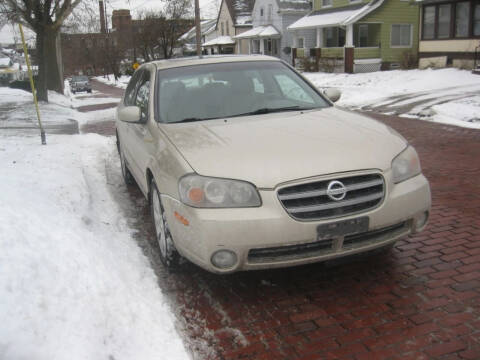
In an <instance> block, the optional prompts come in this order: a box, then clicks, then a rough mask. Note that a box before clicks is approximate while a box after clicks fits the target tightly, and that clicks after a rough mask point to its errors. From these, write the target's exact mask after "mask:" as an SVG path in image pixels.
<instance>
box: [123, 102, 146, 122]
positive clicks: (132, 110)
mask: <svg viewBox="0 0 480 360" xmlns="http://www.w3.org/2000/svg"><path fill="white" fill-rule="evenodd" d="M141 118H142V112H141V110H140V108H139V107H138V106H126V107H124V108H122V109H120V110H118V119H119V120H120V121H125V122H129V123H138V122H140V119H141Z"/></svg>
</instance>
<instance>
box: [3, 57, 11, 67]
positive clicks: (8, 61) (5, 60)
mask: <svg viewBox="0 0 480 360" xmlns="http://www.w3.org/2000/svg"><path fill="white" fill-rule="evenodd" d="M10 66H12V60H11V59H10V58H9V57H2V58H0V67H10Z"/></svg>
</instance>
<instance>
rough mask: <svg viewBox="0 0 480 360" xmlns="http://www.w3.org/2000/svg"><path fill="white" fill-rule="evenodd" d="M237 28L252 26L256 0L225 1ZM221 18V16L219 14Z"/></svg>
mask: <svg viewBox="0 0 480 360" xmlns="http://www.w3.org/2000/svg"><path fill="white" fill-rule="evenodd" d="M224 2H225V4H226V5H227V7H228V11H229V13H230V16H231V17H232V20H233V23H234V24H235V26H247V25H251V24H252V11H253V5H254V4H255V1H254V0H224ZM219 16H220V14H219Z"/></svg>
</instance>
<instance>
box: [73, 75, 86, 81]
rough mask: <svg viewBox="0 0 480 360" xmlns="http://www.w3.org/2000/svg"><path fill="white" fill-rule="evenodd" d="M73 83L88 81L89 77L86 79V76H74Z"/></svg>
mask: <svg viewBox="0 0 480 360" xmlns="http://www.w3.org/2000/svg"><path fill="white" fill-rule="evenodd" d="M73 81H88V77H86V76H74V77H73Z"/></svg>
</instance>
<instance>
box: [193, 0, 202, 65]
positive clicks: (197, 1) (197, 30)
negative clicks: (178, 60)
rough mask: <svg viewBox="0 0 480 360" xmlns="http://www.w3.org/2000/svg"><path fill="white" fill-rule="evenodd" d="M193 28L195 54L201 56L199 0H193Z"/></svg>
mask: <svg viewBox="0 0 480 360" xmlns="http://www.w3.org/2000/svg"><path fill="white" fill-rule="evenodd" d="M195 30H196V35H197V36H196V38H197V55H198V57H200V58H201V57H202V31H201V27H200V3H199V0H195Z"/></svg>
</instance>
